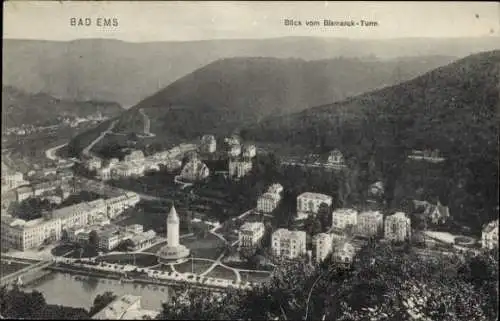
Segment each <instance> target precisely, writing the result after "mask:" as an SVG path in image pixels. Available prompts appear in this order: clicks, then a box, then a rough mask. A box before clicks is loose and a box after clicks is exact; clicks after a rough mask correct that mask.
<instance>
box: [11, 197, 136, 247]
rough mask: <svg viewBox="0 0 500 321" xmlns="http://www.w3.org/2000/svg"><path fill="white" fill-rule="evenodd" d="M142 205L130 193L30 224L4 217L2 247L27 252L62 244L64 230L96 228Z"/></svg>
mask: <svg viewBox="0 0 500 321" xmlns="http://www.w3.org/2000/svg"><path fill="white" fill-rule="evenodd" d="M138 202H139V196H138V195H137V194H136V193H133V192H127V193H125V194H123V195H120V196H117V197H114V198H110V199H97V200H95V201H92V202H83V203H79V204H75V205H72V206H68V207H64V208H61V209H56V210H53V211H49V212H45V213H43V216H42V217H40V218H37V219H35V220H30V221H25V220H22V219H18V218H15V217H12V216H11V215H8V214H7V213H2V216H1V228H2V235H1V241H2V246H4V247H7V248H14V249H17V250H21V251H24V250H27V249H30V248H35V247H38V246H40V245H42V244H43V243H44V242H52V241H56V240H60V239H61V236H62V232H63V231H64V230H67V229H70V228H72V227H75V226H86V225H88V224H92V223H94V221H95V220H96V218H98V217H100V216H102V215H105V216H106V217H108V218H114V217H116V216H117V215H119V214H121V213H122V212H123V211H124V210H125V209H127V208H129V207H133V206H135V205H136V204H137V203H138Z"/></svg>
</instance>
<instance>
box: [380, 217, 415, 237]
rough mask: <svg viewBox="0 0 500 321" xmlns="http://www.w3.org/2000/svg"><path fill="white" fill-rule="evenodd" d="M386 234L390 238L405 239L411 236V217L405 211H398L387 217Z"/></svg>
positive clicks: (385, 223)
mask: <svg viewBox="0 0 500 321" xmlns="http://www.w3.org/2000/svg"><path fill="white" fill-rule="evenodd" d="M384 235H385V238H386V239H388V240H393V241H401V242H402V241H405V240H409V239H410V237H411V223H410V218H409V217H407V216H406V214H405V213H403V212H397V213H395V214H393V215H389V216H387V217H386V218H385V222H384Z"/></svg>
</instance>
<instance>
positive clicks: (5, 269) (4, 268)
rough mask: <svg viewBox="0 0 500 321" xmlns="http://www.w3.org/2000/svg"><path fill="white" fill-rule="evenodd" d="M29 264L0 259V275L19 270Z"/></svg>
mask: <svg viewBox="0 0 500 321" xmlns="http://www.w3.org/2000/svg"><path fill="white" fill-rule="evenodd" d="M28 266H30V265H29V264H24V263H18V262H12V261H10V264H9V261H8V260H2V264H1V265H0V272H1V273H0V274H1V275H2V277H4V276H7V275H9V274H12V273H15V272H17V271H20V270H22V269H24V268H26V267H28Z"/></svg>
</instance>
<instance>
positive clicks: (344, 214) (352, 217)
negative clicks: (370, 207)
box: [332, 208, 358, 230]
mask: <svg viewBox="0 0 500 321" xmlns="http://www.w3.org/2000/svg"><path fill="white" fill-rule="evenodd" d="M357 223H358V212H357V211H356V210H354V209H350V208H341V209H337V210H335V211H333V213H332V227H333V228H335V229H339V230H344V229H346V228H347V227H348V226H356V224H357Z"/></svg>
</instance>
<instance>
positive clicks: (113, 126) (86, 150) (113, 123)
mask: <svg viewBox="0 0 500 321" xmlns="http://www.w3.org/2000/svg"><path fill="white" fill-rule="evenodd" d="M115 125H116V120H113V121H112V122H111V124H109V127H108V129H106V130H105V131H103V132H102V133H101V135H99V137H97V138H96V139H94V141H92V142H91V143H90V144H89V145H88V146H87V147H85V148H84V149H83V151H82V154H83V155H85V156H89V155H90V150H91V149H92V147H94V145H95V144H97V143H98V142H99V141H100V140H101V139H103V138H104V136H106V134H110V133H111V132H112V130H113V128H115Z"/></svg>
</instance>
